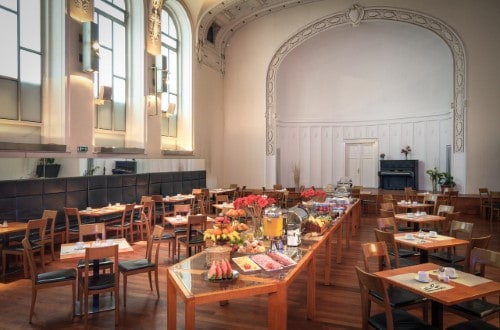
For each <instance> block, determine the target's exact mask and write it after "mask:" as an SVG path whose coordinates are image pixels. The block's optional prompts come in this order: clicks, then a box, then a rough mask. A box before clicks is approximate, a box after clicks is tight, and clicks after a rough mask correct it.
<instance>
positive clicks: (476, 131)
mask: <svg viewBox="0 0 500 330" xmlns="http://www.w3.org/2000/svg"><path fill="white" fill-rule="evenodd" d="M359 3H360V5H362V6H370V5H377V6H383V5H385V6H394V7H401V8H411V9H413V10H416V11H422V12H424V13H426V14H429V15H432V16H436V17H439V18H440V19H441V20H443V21H444V22H446V23H447V24H448V25H450V26H452V27H454V28H455V31H456V32H457V33H458V34H459V35H460V37H461V38H462V40H463V42H464V45H465V50H466V53H467V54H466V56H467V60H468V63H467V64H468V71H467V74H468V81H467V84H468V85H467V87H468V97H467V99H468V109H467V113H466V147H465V152H466V153H465V154H464V155H463V156H462V155H458V156H457V157H455V159H456V160H458V161H459V162H462V163H463V164H455V166H456V167H457V168H458V169H460V168H467V172H466V173H463V177H464V178H465V184H466V185H464V186H463V187H462V191H464V192H467V193H476V192H477V188H478V187H480V186H486V187H489V188H490V189H500V177H499V176H498V175H497V172H498V168H499V165H500V133H499V132H498V129H495V127H497V126H498V124H497V123H498V119H500V115H499V111H498V110H497V106H496V105H498V104H499V103H500V95H499V93H497V92H495V90H496V87H495V86H499V82H500V68H499V64H498V62H497V60H496V57H497V56H496V54H497V52H498V51H499V50H500V45H499V43H498V42H497V41H496V40H500V28H499V26H500V24H499V23H498V22H500V20H498V17H497V15H498V13H499V9H500V3H499V2H497V1H488V0H482V1H476V2H470V1H467V0H461V1H451V0H448V1H440V2H438V3H436V2H435V1H430V0H427V1H419V2H418V3H415V2H413V1H395V0H394V1H377V3H376V4H374V2H373V1H360V2H359ZM350 6H352V3H350V2H347V1H345V2H337V1H336V2H333V1H324V2H319V3H313V4H308V5H304V6H299V7H295V8H292V9H287V10H283V11H279V12H277V13H276V14H271V15H267V16H265V17H262V18H261V19H259V20H257V21H255V22H254V23H251V24H249V25H248V26H246V27H245V28H242V29H241V30H239V31H237V33H236V34H235V36H233V37H232V38H231V39H230V45H229V46H228V48H227V51H226V75H225V79H224V80H225V81H224V83H225V84H224V86H225V89H224V109H225V116H226V118H228V119H229V120H230V121H231V123H232V125H231V127H229V126H228V127H225V133H226V136H225V141H226V143H225V148H224V152H225V162H226V164H229V163H233V164H234V166H232V167H227V166H226V170H225V171H224V179H223V180H224V182H225V183H228V182H238V183H240V184H246V185H252V186H257V187H258V186H261V185H264V184H265V183H266V178H267V177H268V176H269V175H270V173H269V171H270V170H272V169H266V154H265V134H266V133H265V120H264V119H265V110H266V109H265V105H266V100H265V98H266V93H265V92H266V86H265V84H266V73H267V68H268V66H269V63H270V60H271V58H272V56H273V55H274V53H275V52H276V51H277V49H278V48H279V46H281V45H282V44H283V43H284V42H285V41H286V40H287V39H288V38H289V37H290V36H292V35H293V34H294V33H296V31H298V30H300V27H301V26H305V25H307V24H308V23H310V22H312V21H314V20H316V19H318V18H321V17H324V16H327V15H328V14H332V13H336V12H340V11H344V10H346V9H347V8H349V7H350ZM355 55H356V54H353V57H355ZM304 61H307V59H304ZM356 64H357V61H355V60H354V61H353V63H352V65H356ZM278 89H279V87H278ZM494 126H495V127H494ZM426 129H427V128H426ZM432 129H439V130H442V129H443V127H441V124H439V128H438V127H437V126H434V127H433V128H432ZM417 132H421V133H422V132H423V131H422V129H420V128H418V129H417ZM417 138H418V135H417ZM414 139H415V135H414ZM250 141H251V142H250ZM290 143H293V141H290ZM399 144H400V143H399V142H398V143H397V145H399ZM423 144H424V145H426V146H427V145H428V142H427V141H426V142H425V143H423ZM394 149H396V147H394ZM391 150H392V149H391ZM426 150H427V149H426ZM238 152H239V155H240V157H239V158H238V161H237V162H236V161H234V160H233V157H229V156H228V155H232V154H234V153H238ZM391 152H393V151H391ZM426 153H427V151H426ZM430 161H431V162H432V159H430ZM465 162H466V163H467V166H465ZM236 164H238V165H237V166H236ZM430 165H432V164H430ZM458 171H460V170H458ZM452 174H453V173H452ZM458 176H460V173H459V174H458ZM334 179H335V178H334Z"/></svg>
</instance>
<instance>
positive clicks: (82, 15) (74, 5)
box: [69, 0, 94, 23]
mask: <svg viewBox="0 0 500 330" xmlns="http://www.w3.org/2000/svg"><path fill="white" fill-rule="evenodd" d="M69 16H71V18H73V19H74V20H75V21H78V22H80V23H83V22H92V20H93V19H94V17H93V16H94V0H70V1H69Z"/></svg>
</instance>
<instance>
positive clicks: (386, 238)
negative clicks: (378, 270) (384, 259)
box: [373, 228, 415, 268]
mask: <svg viewBox="0 0 500 330" xmlns="http://www.w3.org/2000/svg"><path fill="white" fill-rule="evenodd" d="M373 230H374V231H375V238H376V239H377V241H378V242H385V244H386V245H387V250H388V251H389V255H390V256H393V258H392V259H391V266H392V267H393V268H399V267H403V266H410V265H415V263H414V262H412V261H410V260H408V259H405V258H401V256H400V255H399V247H398V245H397V243H396V240H395V239H394V234H393V233H391V232H386V231H382V230H379V229H377V228H375V229H373Z"/></svg>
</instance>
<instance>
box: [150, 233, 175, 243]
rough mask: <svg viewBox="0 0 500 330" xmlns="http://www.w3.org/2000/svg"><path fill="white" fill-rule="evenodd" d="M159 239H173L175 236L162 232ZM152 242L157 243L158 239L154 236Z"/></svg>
mask: <svg viewBox="0 0 500 330" xmlns="http://www.w3.org/2000/svg"><path fill="white" fill-rule="evenodd" d="M161 239H162V241H164V240H171V239H175V234H173V233H169V232H163V234H162V235H161ZM153 240H155V241H157V240H158V237H156V236H155V237H153Z"/></svg>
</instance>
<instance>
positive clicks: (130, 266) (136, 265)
mask: <svg viewBox="0 0 500 330" xmlns="http://www.w3.org/2000/svg"><path fill="white" fill-rule="evenodd" d="M154 266H155V264H154V263H153V262H150V261H148V259H137V260H127V261H121V262H120V263H119V264H118V268H119V269H120V271H121V272H130V271H133V270H137V269H143V268H148V267H154Z"/></svg>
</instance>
